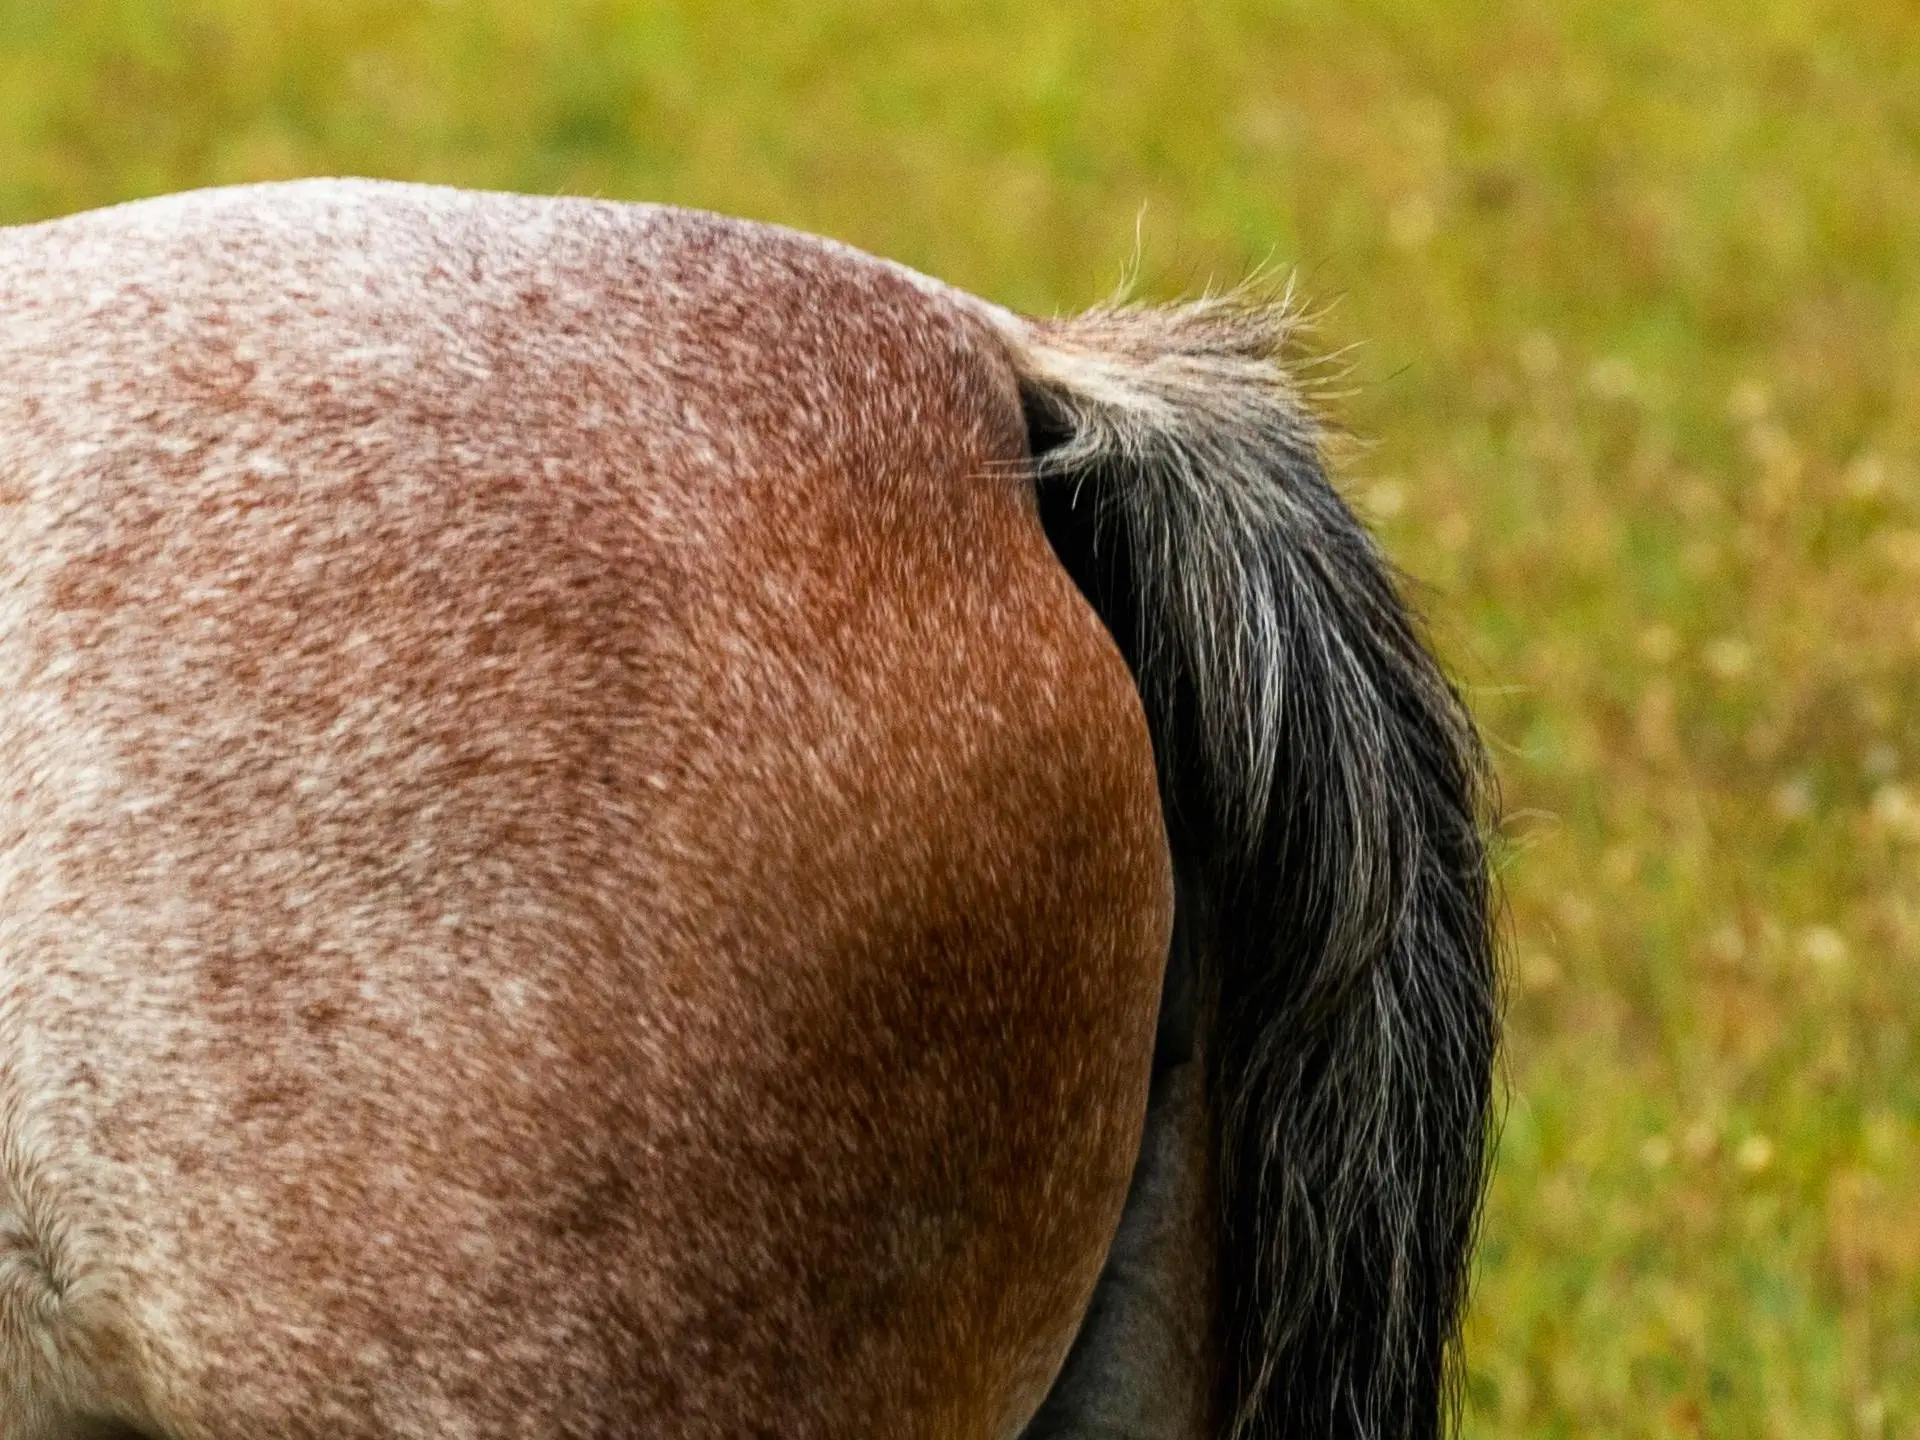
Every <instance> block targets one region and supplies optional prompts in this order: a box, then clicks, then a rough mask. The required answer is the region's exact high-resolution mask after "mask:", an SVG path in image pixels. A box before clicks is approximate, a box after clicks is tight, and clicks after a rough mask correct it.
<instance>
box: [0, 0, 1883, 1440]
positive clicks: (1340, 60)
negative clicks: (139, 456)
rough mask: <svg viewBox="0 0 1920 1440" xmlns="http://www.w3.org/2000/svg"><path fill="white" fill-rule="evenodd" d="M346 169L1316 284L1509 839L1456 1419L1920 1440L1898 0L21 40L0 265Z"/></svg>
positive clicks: (1513, 1)
mask: <svg viewBox="0 0 1920 1440" xmlns="http://www.w3.org/2000/svg"><path fill="white" fill-rule="evenodd" d="M342 172H354V173H365V174H376V175H388V176H395V177H404V178H413V179H425V180H439V181H447V182H454V183H459V184H463V185H472V186H487V187H498V188H511V189H522V190H532V191H570V192H578V193H589V194H599V195H606V196H614V197H622V198H646V199H658V200H670V201H677V202H682V203H687V204H693V205H701V206H707V207H712V208H716V209H722V210H727V211H731V212H735V213H741V214H747V215H753V216H759V217H763V218H768V219H776V220H780V221H784V222H787V223H789V224H793V225H797V226H801V227H805V228H807V229H812V230H819V231H824V232H826V233H829V234H833V235H837V236H840V237H842V238H844V239H846V240H849V241H852V242H854V243H855V244H858V245H861V246H863V247H866V248H868V249H871V250H875V251H879V252H881V253H884V254H887V255H891V256H894V257H896V258H898V259H900V260H904V261H906V262H908V263H909V264H912V265H915V266H918V267H920V268H923V269H926V270H929V271H932V272H934V273H936V274H939V275H942V276H944V277H946V278H948V279H951V280H953V281H956V282H958V283H960V284H963V285H965V286H968V287H970V288H972V289H975V290H978V291H980V292H982V293H984V294H986V295H989V296H991V297H993V298H995V299H998V300H1001V301H1004V302H1006V303H1009V304H1013V305H1016V306H1020V307H1023V308H1027V309H1032V310H1038V311H1052V310H1056V309H1066V308H1071V307H1077V306H1080V305H1082V304H1085V303H1087V302H1089V301H1092V300H1095V299H1098V298H1102V297H1104V296H1106V295H1107V294H1109V293H1110V292H1111V291H1112V290H1113V289H1114V287H1115V286H1116V284H1117V283H1118V282H1119V281H1120V279H1121V277H1122V275H1123V273H1126V272H1127V271H1128V270H1129V269H1130V267H1135V264H1136V262H1135V259H1134V257H1135V255H1136V251H1137V255H1138V260H1137V276H1138V288H1139V290H1140V292H1141V293H1144V294H1147V295H1150V296H1170V295H1173V294H1176V293H1178V292H1181V291H1187V290H1193V289H1196V288H1200V287H1203V286H1206V285H1208V284H1223V283H1229V282H1231V281H1233V280H1235V279H1237V278H1238V277H1240V276H1241V275H1242V274H1244V273H1245V272H1246V271H1247V270H1248V269H1249V268H1251V267H1254V266H1259V265H1273V266H1277V267H1280V268H1282V269H1292V270H1294V271H1295V272H1297V275H1298V280H1299V285H1300V287H1301V289H1302V291H1303V292H1304V294H1306V295H1307V296H1308V297H1310V298H1311V299H1313V300H1314V301H1315V302H1317V303H1318V304H1319V305H1320V306H1321V307H1322V309H1323V315H1322V319H1321V321H1320V329H1319V342H1318V343H1319V344H1320V345H1321V346H1323V347H1324V348H1325V349H1327V350H1330V351H1331V350H1341V351H1344V352H1345V364H1346V366H1347V368H1348V371H1349V376H1348V379H1347V380H1346V381H1345V382H1344V387H1343V388H1344V389H1345V390H1346V391H1347V392H1348V393H1346V394H1345V395H1344V397H1343V398H1341V399H1339V400H1338V401H1337V408H1338V413H1339V418H1340V420H1341V421H1342V422H1343V423H1344V425H1345V426H1346V427H1347V429H1348V430H1349V431H1350V432H1351V434H1352V437H1353V438H1352V440H1351V441H1350V442H1349V443H1347V444H1345V446H1344V447H1343V448H1344V453H1343V455H1342V466H1343V470H1344V473H1345V475H1346V477H1347V482H1348V486H1349V493H1350V494H1351V495H1352V496H1353V497H1354V499H1355V500H1356V502H1357V503H1358V504H1359V505H1360V506H1361V507H1362V508H1363V509H1364V510H1365V511H1366V512H1367V513H1368V514H1369V515H1371V517H1372V518H1373V519H1374V520H1375V521H1376V523H1377V524H1378V526H1379V527H1380V529H1381V532H1382V534H1383V535H1384V536H1385V538H1386V540H1387V542H1388V544H1389V546H1390V547H1391V549H1392V550H1393V551H1394V553H1395V554H1396V556H1397V557H1398V558H1399V559H1400V560H1401V562H1402V563H1403V564H1404V565H1405V566H1406V568H1407V569H1408V570H1409V571H1410V572H1411V574H1412V575H1414V576H1416V577H1418V580H1419V582H1420V583H1421V585H1422V586H1423V588H1424V603H1425V604H1426V607H1427V608H1428V610H1429V611H1430V613H1431V614H1432V616H1433V619H1434V625H1435V630H1436V633H1437V635H1438V638H1439V642H1440V644H1441V645H1442V647H1443V648H1444V650H1445V651H1446V653H1447V655H1448V657H1449V659H1450V661H1451V663H1452V664H1453V666H1454V667H1455V669H1456V670H1457V672H1458V673H1459V674H1460V676H1461V677H1462V679H1463V681H1464V683H1465V684H1466V686H1467V687H1468V688H1469V690H1470V692H1471V695H1472V698H1473V702H1474V705H1475V707H1476V709H1477V711H1478V713H1479V715H1480V717H1481V719H1482V721H1483V722H1484V724H1485V726H1486V728H1487V731H1488V733H1489V735H1490V736H1491V738H1492V740H1493V743H1494V745H1495V747H1496V750H1497V752H1498V764H1499V769H1500V774H1501V781H1502V786H1503V790H1504V797H1505V803H1506V806H1507V815H1506V820H1505V823H1504V841H1505V843H1504V846H1503V867H1504V877H1505V886H1506V891H1507V895H1508V899H1509V904H1510V919H1509V923H1508V929H1509V935H1510V949H1511V958H1512V966H1511V968H1512V983H1511V999H1510V1007H1509V1009H1510V1033H1509V1040H1508V1044H1507V1055H1506V1071H1507V1082H1508V1089H1509V1100H1508V1105H1507V1111H1506V1117H1505V1124H1504V1129H1503V1132H1502V1138H1501V1146H1500V1158H1499V1167H1498V1173H1497V1177H1496V1180H1495V1183H1494V1187H1493V1191H1492V1197H1491V1203H1490V1208H1489V1211H1488V1215H1487V1219H1486V1225H1485V1232H1484V1243H1483V1247H1482V1250H1481V1254H1480V1261H1479V1271H1478V1279H1477V1285H1476V1292H1475V1303H1474V1309H1473V1314H1472V1319H1471V1322H1470V1327H1469V1350H1468V1368H1469V1386H1468V1391H1469V1393H1468V1404H1467V1412H1466V1424H1465V1431H1466V1433H1467V1434H1468V1435H1469V1436H1473V1437H1493V1436H1585V1435H1619V1436H1727V1437H1745V1436H1777V1437H1791V1440H1822V1437H1840V1436H1861V1437H1881V1436H1920V10H1917V9H1915V7H1914V6H1913V4H1912V3H1911V0H1737V3H1736V0H1643V3H1639V4H1614V3H1602V0H1560V3H1557V4H1551V5H1549V4H1523V3H1518V0H1480V3H1467V0H1357V3H1351V4H1342V5H1329V4H1309V3H1304V0H1299V3H1295V0H1264V3H1263V0H1208V3H1202V4H1180V3H1175V0H1104V3H1095V0H1082V3H1072V4H1058V5H1053V6H1044V7H1043V6H1037V5H1033V4H1016V3H1012V0H980V3H974V4H962V3H941V4H920V3H906V0H894V3H880V0H815V3H811V4H794V5H787V4H772V3H767V4H718V3H716V4H710V5H687V4H682V5H677V6H673V5H655V4H648V3H643V0H551V3H537V0H473V3H466V0H441V3H415V4H402V3H375V0H276V3H272V4H267V3H262V0H195V3H180V4H161V3H156V0H122V3H106V0H0V222H11V221H22V220H31V219H35V218H39V217H43V216H49V215H54V214H58V213H61V212H65V211H69V210H74V209H79V208H82V207H86V206H92V205H98V204H102V203H106V202H110V201H115V200H122V199H127V198H130V197H134V196H139V195H146V194H151V193H154V192H158V191H164V190H172V189H179V188H185V187H189V186H196V185H205V184H212V183H219V182H229V181H242V180H256V179H264V178H272V177H282V176H293V175H303V174H316V173H342ZM0 323H4V322H3V321H0Z"/></svg>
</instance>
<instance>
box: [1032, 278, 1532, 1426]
mask: <svg viewBox="0 0 1920 1440" xmlns="http://www.w3.org/2000/svg"><path fill="white" fill-rule="evenodd" d="M997 323H998V327H999V328H1000V329H1001V331H1002V333H1003V335H1004V336H1005V338H1006V340H1007V342H1008V345H1009V348H1010V350H1011V352H1012V359H1013V364H1014V368H1015V371H1016V374H1017V376H1018V379H1019V383H1020V389H1021V399H1022V406H1023V409H1024V411H1025V413H1026V417H1027V424H1028V430H1029V435H1030V440H1031V449H1032V462H1033V467H1034V472H1035V483H1036V488H1037V492H1038V495H1039V501H1040V509H1041V518H1042V523H1043V524H1044V525H1045V527H1046V529H1047V531H1048V534H1049V538H1050V539H1051V540H1052V541H1053V544H1054V546H1055V549H1056V551H1057V552H1058V553H1059V555H1060V557H1061V559H1062V561H1063V563H1064V564H1065V565H1066V566H1067V568H1068V569H1069V571H1070V572H1072V574H1073V576H1074V579H1075V581H1076V583H1078V584H1079V585H1080V587H1081V589H1082V591H1083V592H1084V593H1085V594H1086V595H1087V597H1088V599H1089V600H1090V601H1091V602H1092V604H1093V605H1094V607H1095V608H1096V609H1097V610H1098V611H1099V612H1100V614H1101V616H1102V618H1103V620H1105V622H1106V623H1107V625H1108V627H1109V629H1110V630H1111V631H1112V633H1113V635H1114V637H1115V639H1116V640H1117V641H1118V643H1119V644H1120V647H1121V649H1122V651H1123V653H1124V654H1125V655H1126V657H1127V660H1128V662H1129V664H1130V665H1131V667H1132V669H1133V673H1134V676H1135V678H1136V683H1137V684H1138V686H1139V688H1140V691H1141V695H1142V698H1143V701H1144V703H1145V705H1146V709H1147V715H1148V720H1149V725H1150V728H1151V730H1152V734H1153V739H1154V745H1155V751H1156V755H1157V761H1158V765H1159V771H1160V786H1161V796H1162V801H1163V805H1164V810H1165V814H1166V819H1167V827H1168V838H1169V843H1170V845H1171V848H1172V853H1173V858H1174V869H1175V875H1176V886H1177V895H1178V900H1177V911H1178V913H1177V918H1176V930H1177V937H1176V952H1177V951H1178V950H1180V949H1181V948H1182V947H1185V948H1186V949H1187V951H1188V953H1190V954H1191V955H1192V956H1194V957H1195V961H1194V963H1195V965H1196V967H1197V971H1198V976H1197V978H1198V984H1199V992H1198V993H1199V994H1200V995H1201V996H1202V997H1204V998H1203V1001H1202V1003H1201V1006H1200V1013H1201V1014H1202V1015H1203V1017H1204V1018H1203V1019H1202V1021H1201V1022H1200V1028H1199V1031H1198V1036H1199V1038H1198V1046H1199V1050H1200V1053H1201V1054H1202V1055H1203V1056H1204V1059H1205V1072H1204V1073H1205V1076H1206V1087H1207V1095H1208V1100H1207V1106H1208V1112H1209V1123H1210V1126H1211V1129H1212V1134H1213V1139H1212V1142H1211V1143H1212V1146H1213V1160H1214V1163H1213V1174H1212V1177H1211V1185H1212V1188H1213V1190H1214V1192H1215V1195H1216V1206H1217V1209H1216V1213H1217V1217H1218V1232H1217V1234H1218V1246H1217V1250H1216V1254H1215V1261H1214V1263H1215V1276H1216V1278H1215V1286H1216V1289H1217V1292H1218V1293H1217V1312H1216V1314H1215V1316H1214V1320H1213V1327H1214V1330H1215V1337H1214V1340H1213V1343H1212V1348H1213V1349H1214V1350H1216V1351H1218V1352H1219V1366H1220V1370H1221V1373H1220V1374H1219V1376H1218V1377H1216V1379H1215V1380H1214V1382H1213V1383H1214V1385H1215V1386H1216V1389H1215V1391H1214V1393H1215V1394H1216V1396H1217V1400H1216V1409H1217V1413H1218V1415H1219V1418H1220V1421H1221V1424H1222V1429H1223V1433H1224V1434H1226V1435H1228V1436H1231V1437H1235V1440H1247V1437H1267V1436H1281V1435H1285V1436H1289V1437H1308V1436H1312V1437H1334V1436H1354V1437H1361V1436H1365V1437H1396V1440H1397V1437H1421V1436H1433V1435H1438V1434H1440V1433H1442V1432H1443V1431H1445V1430H1446V1429H1447V1428H1449V1421H1450V1419H1451V1418H1452V1416H1453V1413H1454V1410H1455V1401H1456V1392H1457V1386H1456V1385H1455V1384H1454V1383H1453V1380H1454V1378H1455V1377H1454V1370H1455V1361H1454V1356H1453V1352H1454V1348H1455V1345H1454V1342H1455V1340H1456V1338H1457V1335H1458V1330H1459V1325H1460V1321H1461V1312H1462V1309H1463V1304H1464V1300H1465V1295H1466V1289H1467V1275H1468V1261H1469V1254H1470V1250H1471V1247H1472V1241H1473V1235H1474V1229H1475V1221H1476V1216H1477V1213H1478V1209H1479V1203H1480V1196H1481V1192H1482V1189H1483V1185H1484V1179H1485V1170H1486V1162H1487V1157H1488V1150H1489V1143H1488V1137H1489V1129H1490V1119H1489V1117H1490V1106H1491V1091H1492V1070H1493V1060H1494V1051H1495V1044H1496V1034H1497V1028H1498V978H1497V970H1496V956H1495V944H1494V935H1493V930H1494V923H1495V922H1494V918H1493V896H1492V893H1491V888H1490V879H1489V872H1488V857H1487V852H1486V849H1485V842H1484V835H1485V828H1484V827H1485V825H1486V823H1487V821H1488V820H1489V818H1490V795H1491V791H1490V786H1489V784H1488V779H1487V773H1488V772H1487V767H1486V763H1485V756H1484V753H1483V751H1482V749H1481V747H1480V744H1479V741H1478V738H1477V736H1476V734H1475V732H1474V729H1473V726H1472V724H1471V721H1470V719H1469V717H1468V714H1467V711H1466V708H1465V706H1464V705H1463V703H1462V701H1461V699H1460V697H1459V695H1458V693H1457V692H1456V691H1455V689H1454V688H1453V687H1452V685H1451V684H1450V683H1449V682H1448V680H1447V678H1446V676H1445V675H1444V674H1443V673H1442V671H1441V669H1440V668H1439V666H1438V665H1437V664H1436V662H1435V661H1434V659H1433V657H1432V656H1431V655H1430V654H1429V653H1428V651H1427V649H1426V647H1425V645H1424V644H1423V641H1422V634H1421V630H1420V628H1419V625H1418V623H1417V621H1416V620H1415V619H1414V617H1413V616H1412V615H1411V614H1410V613H1409V610H1408V608H1407V606H1406V604H1405V602H1404V601H1403V599H1402V597H1401V595H1400V594H1399V591H1398V589H1397V586H1396V583H1395V576H1394V572H1393V570H1392V567H1391V566H1390V565H1389V563H1388V562H1387V561H1386V560H1385V559H1384V558H1383V557H1382V555H1381V553H1380V551H1379V550H1378V549H1377V548H1376V546H1375V545H1374V543H1373V541H1372V540H1371V539H1370V537H1369V536H1368V534H1367V532H1366V531H1365V530H1364V528H1363V527H1362V526H1361V524H1360V523H1359V521H1358V520H1357V519H1356V518H1355V517H1354V515H1353V512H1352V511H1351V510H1349V509H1348V508H1347V506H1346V505H1345V503H1343V501H1342V500H1341V498H1340V496H1339V495H1338V494H1337V493H1336V491H1335V490H1334V488H1333V486H1332V485H1331V484H1330V483H1329V480H1328V478H1327V472H1326V469H1325V467H1324V465H1323V462H1322V458H1321V440H1320V432H1319V430H1318V428H1317V426H1316V423H1315V421H1314V420H1313V418H1312V417H1311V414H1310V412H1309V410H1308V408H1307V406H1306V405H1305V404H1304V402H1303V400H1302V397H1301V394H1300V391H1299V389H1298V388H1297V386H1296V384H1295V382H1294V381H1293V379H1292V378H1291V377H1290V375H1289V373H1288V370H1287V368H1286V367H1285V364H1284V360H1283V357H1284V355H1285V353H1286V351H1287V350H1288V348H1289V346H1290V343H1291V336H1292V328H1293V323H1294V322H1293V317H1292V314H1291V312H1290V311H1289V309H1288V308H1287V307H1286V305H1285V304H1283V303H1263V302H1259V301H1252V300H1248V299H1246V298H1244V297H1237V296H1236V297H1227V298H1216V299H1208V300H1203V301H1199V302H1196V303H1190V304H1186V305H1182V306H1178V307H1172V308H1149V307H1125V308H1108V309H1102V310H1096V311H1094V312H1091V313H1089V314H1086V315H1082V316H1079V317H1075V318H1070V319H1064V320H1053V321H1027V320H1015V319H1014V318H1013V317H1010V316H1006V315H1004V312H1000V318H999V320H998V322H997ZM1169 983H1170V984H1171V981H1170V982H1169Z"/></svg>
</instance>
